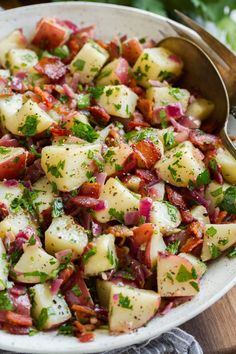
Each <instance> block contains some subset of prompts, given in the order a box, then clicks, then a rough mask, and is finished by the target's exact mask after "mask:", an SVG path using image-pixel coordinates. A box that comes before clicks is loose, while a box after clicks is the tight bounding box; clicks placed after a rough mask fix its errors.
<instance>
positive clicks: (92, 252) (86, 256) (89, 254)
mask: <svg viewBox="0 0 236 354" xmlns="http://www.w3.org/2000/svg"><path fill="white" fill-rule="evenodd" d="M96 253H97V247H92V248H90V249H89V250H88V251H87V252H86V253H85V254H84V255H83V261H84V262H85V263H86V262H87V260H88V259H89V258H90V257H92V256H94V255H95V254H96Z"/></svg>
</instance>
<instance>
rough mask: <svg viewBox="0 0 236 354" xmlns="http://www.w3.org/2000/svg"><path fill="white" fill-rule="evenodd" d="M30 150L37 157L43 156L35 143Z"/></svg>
mask: <svg viewBox="0 0 236 354" xmlns="http://www.w3.org/2000/svg"><path fill="white" fill-rule="evenodd" d="M30 152H31V154H34V155H35V157H38V158H41V154H40V153H39V152H38V151H37V150H36V147H35V145H30Z"/></svg>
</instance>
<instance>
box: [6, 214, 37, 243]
mask: <svg viewBox="0 0 236 354" xmlns="http://www.w3.org/2000/svg"><path fill="white" fill-rule="evenodd" d="M29 226H30V227H31V228H33V229H34V230H36V225H35V224H34V223H33V222H32V220H31V219H30V217H29V215H28V214H27V213H25V212H23V211H19V212H17V213H16V214H9V215H8V216H6V217H5V219H3V220H2V221H1V222H0V237H1V238H4V237H5V236H6V233H10V234H11V237H12V239H14V238H15V236H16V235H17V234H18V233H19V232H20V231H25V230H26V229H27V228H28V227H29Z"/></svg>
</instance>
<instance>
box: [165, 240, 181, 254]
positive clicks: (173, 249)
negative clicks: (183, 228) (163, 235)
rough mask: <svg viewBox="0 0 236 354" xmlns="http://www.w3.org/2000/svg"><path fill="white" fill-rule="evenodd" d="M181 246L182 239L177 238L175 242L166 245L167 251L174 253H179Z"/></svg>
mask: <svg viewBox="0 0 236 354" xmlns="http://www.w3.org/2000/svg"><path fill="white" fill-rule="evenodd" d="M179 246H180V240H176V241H174V242H171V243H169V244H168V245H167V246H166V251H167V252H170V253H172V254H177V253H178V251H179Z"/></svg>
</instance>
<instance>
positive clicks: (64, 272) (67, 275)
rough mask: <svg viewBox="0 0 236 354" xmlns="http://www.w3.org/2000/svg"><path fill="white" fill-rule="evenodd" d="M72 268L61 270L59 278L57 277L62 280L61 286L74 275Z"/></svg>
mask: <svg viewBox="0 0 236 354" xmlns="http://www.w3.org/2000/svg"><path fill="white" fill-rule="evenodd" d="M74 271H75V270H74V268H72V267H68V268H66V269H63V270H62V271H61V272H60V273H59V276H58V279H61V280H62V285H63V284H65V283H66V282H67V281H68V280H69V279H70V277H71V276H72V274H73V273H74Z"/></svg>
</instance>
